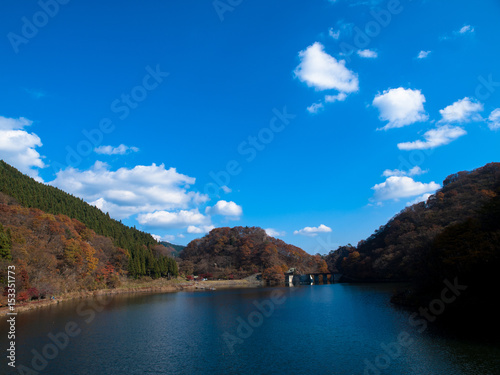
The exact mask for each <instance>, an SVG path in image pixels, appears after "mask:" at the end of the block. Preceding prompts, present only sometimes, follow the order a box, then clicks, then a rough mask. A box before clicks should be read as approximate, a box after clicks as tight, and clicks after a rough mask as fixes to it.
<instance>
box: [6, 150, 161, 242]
mask: <svg viewBox="0 0 500 375" xmlns="http://www.w3.org/2000/svg"><path fill="white" fill-rule="evenodd" d="M0 192H2V193H4V194H6V195H8V196H10V197H12V198H14V199H15V200H16V201H17V202H18V203H19V204H20V205H21V206H23V207H27V208H32V207H33V208H38V209H39V210H42V211H44V212H46V213H49V214H53V215H58V214H62V215H66V216H69V217H71V218H72V219H77V220H78V221H80V222H82V223H83V224H85V225H86V226H87V227H88V228H90V229H92V230H93V231H95V232H96V233H97V234H100V235H103V236H107V237H111V238H113V239H114V242H115V245H116V246H119V247H122V248H124V249H127V250H129V251H132V249H133V248H135V247H137V246H142V245H146V246H154V245H156V244H157V243H158V242H157V241H156V240H155V239H154V238H153V237H152V236H151V235H150V234H149V233H145V232H142V231H139V230H137V229H135V228H130V227H127V226H126V225H124V224H122V223H121V222H120V221H117V220H114V219H112V218H110V217H109V214H107V213H104V212H102V211H101V210H99V209H98V208H97V207H94V206H91V205H89V204H88V203H86V202H85V201H83V199H81V198H77V197H74V196H73V195H71V194H68V193H66V192H64V191H62V190H60V189H58V188H55V187H53V186H49V185H45V184H42V183H39V182H37V181H35V180H34V179H32V178H31V177H28V176H26V175H24V174H22V173H21V172H19V171H18V170H17V169H15V168H14V167H12V166H10V165H9V164H7V163H5V162H4V161H3V160H0Z"/></svg>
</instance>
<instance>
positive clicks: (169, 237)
mask: <svg viewBox="0 0 500 375" xmlns="http://www.w3.org/2000/svg"><path fill="white" fill-rule="evenodd" d="M151 237H153V238H154V239H155V240H156V241H158V242H160V241H167V242H172V241H173V240H175V236H174V235H173V234H165V235H163V236H159V235H157V234H151Z"/></svg>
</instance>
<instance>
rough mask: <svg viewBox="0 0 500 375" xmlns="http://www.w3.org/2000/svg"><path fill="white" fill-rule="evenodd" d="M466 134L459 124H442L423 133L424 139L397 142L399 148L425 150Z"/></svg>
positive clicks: (445, 143)
mask: <svg viewBox="0 0 500 375" xmlns="http://www.w3.org/2000/svg"><path fill="white" fill-rule="evenodd" d="M465 134H467V132H466V131H465V130H464V129H462V128H461V127H460V126H450V125H444V126H441V127H438V128H436V129H431V130H429V131H427V132H425V134H424V138H425V141H420V140H419V141H414V142H404V143H398V148H399V149H400V150H406V151H408V150H425V149H429V148H435V147H439V146H444V145H447V144H449V143H451V142H453V141H454V140H455V139H457V138H460V137H461V136H463V135H465Z"/></svg>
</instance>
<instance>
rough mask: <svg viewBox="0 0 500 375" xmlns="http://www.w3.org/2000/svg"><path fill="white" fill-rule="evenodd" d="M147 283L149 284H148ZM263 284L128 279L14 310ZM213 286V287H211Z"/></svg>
mask: <svg viewBox="0 0 500 375" xmlns="http://www.w3.org/2000/svg"><path fill="white" fill-rule="evenodd" d="M148 284H149V285H148ZM263 285H264V284H263V283H262V282H256V281H253V280H252V281H251V280H246V279H240V280H209V281H200V282H188V281H182V282H179V280H177V279H176V280H168V281H165V280H158V281H157V280H154V281H149V282H144V281H142V282H141V281H135V280H134V281H128V282H127V283H125V286H121V287H118V288H116V289H99V290H94V291H80V292H70V293H66V294H63V295H60V296H58V297H56V299H43V300H36V301H30V302H25V303H22V304H16V305H15V312H16V313H20V312H26V311H33V310H37V309H41V308H45V307H49V306H55V305H58V304H61V303H64V302H67V301H72V300H75V299H87V298H95V297H98V296H102V295H116V294H136V293H140V294H142V293H159V294H160V293H177V292H182V291H196V290H199V291H202V290H216V289H218V288H220V289H231V288H257V287H261V286H263ZM211 288H213V289H211ZM8 312H9V307H8V306H2V307H0V315H2V316H6V315H7V313H8Z"/></svg>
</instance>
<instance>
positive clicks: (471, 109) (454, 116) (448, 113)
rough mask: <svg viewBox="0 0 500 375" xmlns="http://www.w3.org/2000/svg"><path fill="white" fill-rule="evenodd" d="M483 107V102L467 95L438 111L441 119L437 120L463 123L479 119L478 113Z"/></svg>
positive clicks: (480, 118)
mask: <svg viewBox="0 0 500 375" xmlns="http://www.w3.org/2000/svg"><path fill="white" fill-rule="evenodd" d="M483 109H484V107H483V104H482V103H480V102H478V101H476V100H474V99H470V98H468V97H465V98H463V99H460V100H458V101H456V102H455V103H453V104H451V105H449V106H447V107H446V108H444V109H441V110H440V111H439V113H440V114H441V116H442V119H441V120H440V121H439V122H446V123H454V122H457V123H464V122H471V121H481V120H482V117H481V115H480V114H479V112H481V111H482V110H483Z"/></svg>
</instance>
